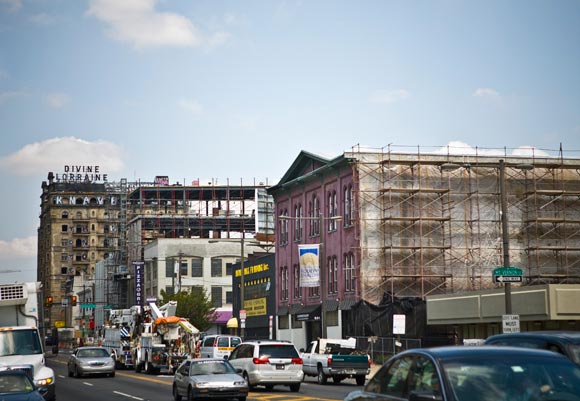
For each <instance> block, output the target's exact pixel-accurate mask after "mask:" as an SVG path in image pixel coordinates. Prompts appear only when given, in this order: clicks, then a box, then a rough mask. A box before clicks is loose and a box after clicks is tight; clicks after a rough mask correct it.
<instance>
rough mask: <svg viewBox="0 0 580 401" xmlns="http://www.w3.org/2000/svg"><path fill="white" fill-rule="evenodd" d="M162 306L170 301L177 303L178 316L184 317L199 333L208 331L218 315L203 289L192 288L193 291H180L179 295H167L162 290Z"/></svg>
mask: <svg viewBox="0 0 580 401" xmlns="http://www.w3.org/2000/svg"><path fill="white" fill-rule="evenodd" d="M161 298H162V305H164V304H166V303H167V302H169V301H177V310H176V312H175V313H176V315H177V316H179V317H184V318H186V319H187V320H189V322H190V323H191V324H193V325H194V326H195V327H197V329H198V330H199V331H202V332H203V331H207V330H208V329H209V328H210V327H211V325H212V324H213V322H214V321H215V319H216V317H217V315H216V313H215V307H214V306H213V304H212V301H211V298H210V297H209V296H208V295H207V293H206V292H205V290H204V289H203V287H191V291H190V292H187V291H180V292H178V293H177V294H167V293H166V292H165V291H164V290H161Z"/></svg>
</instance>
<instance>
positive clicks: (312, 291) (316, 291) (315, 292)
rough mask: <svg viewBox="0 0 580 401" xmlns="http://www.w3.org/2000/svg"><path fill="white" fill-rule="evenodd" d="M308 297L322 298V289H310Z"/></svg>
mask: <svg viewBox="0 0 580 401" xmlns="http://www.w3.org/2000/svg"><path fill="white" fill-rule="evenodd" d="M308 297H309V298H318V297H320V287H308Z"/></svg>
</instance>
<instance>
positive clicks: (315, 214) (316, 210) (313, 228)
mask: <svg viewBox="0 0 580 401" xmlns="http://www.w3.org/2000/svg"><path fill="white" fill-rule="evenodd" d="M310 217H311V219H310V235H311V236H312V237H317V236H319V235H320V220H319V217H320V202H319V200H318V197H317V196H316V194H314V195H312V215H311V216H310Z"/></svg>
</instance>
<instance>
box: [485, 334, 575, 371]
mask: <svg viewBox="0 0 580 401" xmlns="http://www.w3.org/2000/svg"><path fill="white" fill-rule="evenodd" d="M484 344H487V345H508V346H512V347H526V348H539V349H547V350H549V351H555V352H559V353H560V354H563V355H565V356H567V357H568V358H569V359H571V360H572V362H575V363H576V364H577V365H580V331H555V330H554V331H526V332H522V333H505V334H496V335H494V336H490V337H488V338H487V339H486V340H485V341H484Z"/></svg>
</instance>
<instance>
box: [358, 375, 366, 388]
mask: <svg viewBox="0 0 580 401" xmlns="http://www.w3.org/2000/svg"><path fill="white" fill-rule="evenodd" d="M365 380H366V377H364V376H363V375H359V376H357V377H356V384H357V385H358V386H364V384H365Z"/></svg>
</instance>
